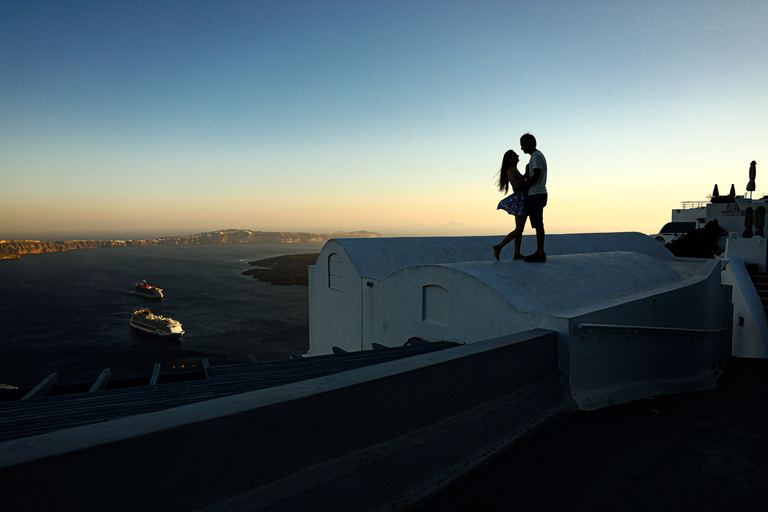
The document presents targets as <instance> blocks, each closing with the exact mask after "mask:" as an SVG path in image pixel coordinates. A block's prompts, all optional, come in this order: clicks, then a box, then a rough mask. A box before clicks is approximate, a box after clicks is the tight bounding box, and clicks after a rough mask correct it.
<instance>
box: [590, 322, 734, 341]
mask: <svg viewBox="0 0 768 512" xmlns="http://www.w3.org/2000/svg"><path fill="white" fill-rule="evenodd" d="M579 329H589V332H588V333H587V334H585V335H583V336H582V337H581V339H584V338H586V337H588V336H589V335H591V334H592V329H624V330H628V331H634V333H632V334H629V335H627V337H628V338H631V337H632V336H635V335H636V334H637V333H638V331H656V332H684V333H690V334H717V333H719V332H725V331H727V330H729V329H730V327H721V328H719V329H691V328H688V327H655V326H649V325H617V324H579Z"/></svg>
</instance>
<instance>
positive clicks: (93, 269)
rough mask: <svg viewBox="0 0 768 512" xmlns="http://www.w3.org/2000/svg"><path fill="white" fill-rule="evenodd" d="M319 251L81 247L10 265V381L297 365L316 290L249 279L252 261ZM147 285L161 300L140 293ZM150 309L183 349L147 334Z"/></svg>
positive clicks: (4, 266) (2, 275)
mask: <svg viewBox="0 0 768 512" xmlns="http://www.w3.org/2000/svg"><path fill="white" fill-rule="evenodd" d="M321 247H322V244H321V243H304V244H259V245H243V246H234V245H213V246H181V247H129V248H118V249H87V250H75V251H69V252H66V253H58V254H40V255H31V256H23V257H22V258H21V259H18V260H4V261H0V297H2V299H1V300H0V383H4V384H11V385H15V386H19V387H31V386H34V385H35V384H37V383H38V382H39V381H40V380H42V379H43V378H44V377H46V376H47V375H48V374H50V373H53V372H57V373H58V381H59V383H70V382H83V381H89V380H90V381H93V380H95V379H96V378H97V377H98V376H99V374H100V373H101V370H102V369H104V368H111V369H112V376H113V378H123V377H132V376H139V375H149V374H151V373H152V368H153V366H154V363H162V365H163V366H162V368H163V370H171V369H173V367H174V366H175V367H176V368H181V365H184V368H185V369H189V368H200V364H201V363H200V362H201V359H202V358H204V357H205V358H207V359H208V360H209V362H210V363H211V364H225V363H234V362H246V361H248V355H249V354H253V355H254V356H256V357H257V358H258V359H259V360H270V359H287V358H288V357H290V351H292V350H295V351H297V352H302V353H303V352H306V351H307V349H308V347H309V341H308V330H309V327H308V311H307V287H305V286H272V285H269V284H266V283H262V282H259V281H256V280H255V279H253V278H251V277H248V276H243V275H241V272H242V271H243V270H246V269H248V268H251V267H250V266H249V265H248V262H249V261H254V260H257V259H262V258H268V257H272V256H279V255H283V254H299V253H310V252H319V251H320V249H321ZM143 279H146V281H147V282H148V283H149V284H153V285H156V286H158V287H159V288H163V290H164V295H165V298H164V300H163V301H156V300H151V299H146V298H142V297H138V296H136V295H134V294H133V285H134V284H135V283H137V282H140V281H141V280H143ZM143 308H146V309H150V310H151V311H152V312H153V313H155V314H162V315H163V316H168V317H171V318H174V319H176V320H178V321H179V322H181V323H182V326H183V328H184V330H185V331H186V334H185V335H184V339H183V343H181V344H179V343H178V342H173V341H169V340H166V339H165V338H160V337H158V336H150V335H146V334H143V333H139V332H137V331H135V330H134V329H131V328H130V327H129V325H128V321H129V320H130V316H131V313H132V312H133V311H135V310H137V309H143Z"/></svg>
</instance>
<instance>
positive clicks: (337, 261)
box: [328, 253, 341, 291]
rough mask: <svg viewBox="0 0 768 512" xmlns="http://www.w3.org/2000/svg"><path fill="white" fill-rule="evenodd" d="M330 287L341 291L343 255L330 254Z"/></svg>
mask: <svg viewBox="0 0 768 512" xmlns="http://www.w3.org/2000/svg"><path fill="white" fill-rule="evenodd" d="M328 288H330V289H331V290H338V291H341V256H339V255H338V254H336V253H333V254H331V255H330V256H328Z"/></svg>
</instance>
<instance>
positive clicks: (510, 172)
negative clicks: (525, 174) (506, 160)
mask: <svg viewBox="0 0 768 512" xmlns="http://www.w3.org/2000/svg"><path fill="white" fill-rule="evenodd" d="M507 177H508V178H509V181H510V183H512V186H513V187H514V188H515V189H518V188H520V186H521V185H522V184H523V181H524V178H521V177H520V173H519V172H517V168H516V167H510V168H509V169H507Z"/></svg>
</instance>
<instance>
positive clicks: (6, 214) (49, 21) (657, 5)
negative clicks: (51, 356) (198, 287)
mask: <svg viewBox="0 0 768 512" xmlns="http://www.w3.org/2000/svg"><path fill="white" fill-rule="evenodd" d="M766 20H768V2H765V1H764V0H755V1H722V0H721V1H707V0H702V1H690V0H689V1H678V0H662V1H656V0H648V1H642V2H638V1H637V0H629V1H620V0H619V1H616V0H614V1H601V0H596V1H590V2H583V1H547V0H538V1H506V2H503V1H482V0H480V1H473V2H468V1H451V0H446V1H417V0H408V1H399V0H393V1H375V0H365V1H362V0H361V1H332V0H330V1H323V0H316V1H292V0H278V1H259V0H254V1H235V0H233V1H227V0H222V1H217V2H211V1H209V0H206V1H197V0H187V1H162V0H152V1H141V0H133V1H125V2H121V1H108V0H99V1H92V0H81V1H76V0H72V1H67V2H61V1H58V0H57V1H45V0H38V1H35V2H29V1H22V0H18V1H9V0H0V239H40V240H59V239H81V238H146V237H156V236H181V235H187V234H192V233H199V232H204V231H215V230H219V229H230V228H236V229H251V230H263V231H311V232H323V233H324V232H331V231H354V230H369V231H376V232H379V233H381V234H384V235H387V236H402V235H407V236H409V235H493V234H504V233H507V232H509V231H511V230H512V229H513V228H514V219H513V218H512V217H511V216H509V215H508V214H506V213H505V212H503V211H501V210H497V209H496V205H497V203H498V202H499V201H500V200H501V199H502V198H503V197H504V196H503V195H502V194H501V193H500V192H499V191H498V189H497V187H496V185H495V184H496V179H497V177H496V174H497V173H498V171H499V166H500V164H501V159H502V156H503V154H504V152H505V151H506V150H508V149H514V150H515V151H517V152H518V154H520V155H521V164H520V167H521V170H522V169H523V168H524V166H525V163H527V161H528V156H527V155H524V154H523V153H522V152H521V151H520V146H519V138H520V135H522V134H523V133H526V132H530V133H533V134H534V135H535V136H536V138H537V140H538V149H539V150H541V151H542V153H543V154H544V155H545V157H546V159H547V164H548V181H547V189H548V193H549V200H548V205H547V207H546V209H545V212H544V222H545V226H546V230H547V233H581V232H610V231H639V232H643V233H648V234H652V233H656V232H658V230H659V229H660V228H661V226H662V225H663V224H664V223H666V222H668V221H669V219H670V215H671V213H670V212H671V210H672V209H673V208H678V207H680V203H681V201H688V200H705V199H706V196H707V195H708V194H710V193H711V192H712V189H713V187H714V185H715V184H718V185H719V189H720V191H721V193H727V191H728V189H729V188H730V186H731V184H734V185H735V188H736V191H737V193H738V194H743V193H744V192H745V190H746V184H747V182H748V179H749V177H748V169H749V164H750V162H751V161H752V160H755V161H757V180H756V183H757V190H756V192H755V194H756V196H755V197H757V196H758V195H760V196H761V195H762V194H763V193H768V158H766V156H768V58H766V55H768V30H766ZM761 175H762V176H766V178H765V179H762V180H761ZM527 232H528V233H530V232H531V229H530V227H528V228H527Z"/></svg>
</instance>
